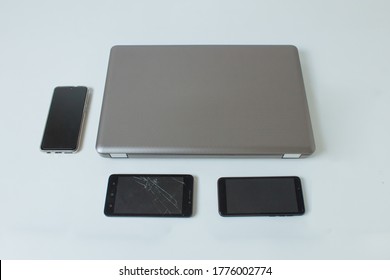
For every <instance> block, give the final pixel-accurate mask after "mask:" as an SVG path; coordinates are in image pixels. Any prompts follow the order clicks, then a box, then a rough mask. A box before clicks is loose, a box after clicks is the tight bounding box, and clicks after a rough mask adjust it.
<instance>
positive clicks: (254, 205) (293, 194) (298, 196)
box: [218, 176, 305, 216]
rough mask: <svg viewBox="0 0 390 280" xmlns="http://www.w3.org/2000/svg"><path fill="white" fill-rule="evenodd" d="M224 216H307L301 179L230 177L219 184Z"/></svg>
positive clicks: (219, 202) (219, 201)
mask: <svg viewBox="0 0 390 280" xmlns="http://www.w3.org/2000/svg"><path fill="white" fill-rule="evenodd" d="M218 207H219V213H220V215H221V216H293V215H302V214H304V213H305V206H304V202H303V194H302V186H301V180H300V179H299V178H298V177H295V176H292V177H241V178H240V177H230V178H220V179H219V180H218Z"/></svg>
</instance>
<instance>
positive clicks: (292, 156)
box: [282, 154, 302, 158]
mask: <svg viewBox="0 0 390 280" xmlns="http://www.w3.org/2000/svg"><path fill="white" fill-rule="evenodd" d="M301 155H302V154H284V155H283V157H282V158H300V157H301Z"/></svg>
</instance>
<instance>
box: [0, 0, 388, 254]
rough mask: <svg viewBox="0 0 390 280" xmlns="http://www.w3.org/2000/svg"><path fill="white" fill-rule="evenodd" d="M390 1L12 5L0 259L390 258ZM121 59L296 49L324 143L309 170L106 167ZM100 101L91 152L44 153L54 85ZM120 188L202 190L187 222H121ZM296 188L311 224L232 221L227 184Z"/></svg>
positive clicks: (0, 6)
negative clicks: (106, 126) (168, 185)
mask: <svg viewBox="0 0 390 280" xmlns="http://www.w3.org/2000/svg"><path fill="white" fill-rule="evenodd" d="M389 12H390V2H389V1H379V0H375V1H351V0H348V1H335V0H328V1H308V0H298V1H287V0H286V1H282V0H280V1H272V0H269V1H261V0H254V1H246V0H240V1H223V0H219V1H210V0H197V1H186V0H176V1H172V0H165V1H159V0H156V1H153V0H146V1H145V0H142V1H124V0H119V1H90V0H88V1H74V0H69V1H61V2H60V1H43V0H37V1H9V0H5V1H4V0H3V1H1V2H0V40H1V44H0V86H1V87H0V89H1V90H0V97H1V102H0V123H1V126H0V127H1V137H0V141H1V142H0V144H1V147H2V152H1V154H2V160H1V169H0V170H1V183H0V259H39V258H44V259H52V258H54V259H389V258H390V218H389V216H390V182H389V175H390V165H389V159H390V149H389V148H388V146H389V144H390V110H389V107H390V92H389V91H390V16H389ZM117 44H138V45H139V44H293V45H296V46H297V47H298V48H299V50H300V57H301V63H302V68H303V74H304V79H305V84H306V89H307V97H308V101H309V107H310V112H311V118H312V123H313V127H314V133H315V140H316V144H317V151H316V153H315V154H314V155H313V156H312V157H310V158H307V159H301V160H282V159H260V158H246V159H245V158H240V159H235V158H141V159H140V158H137V159H127V160H115V159H107V158H102V157H100V156H99V155H98V154H97V152H96V151H95V141H96V135H97V128H98V122H99V114H100V107H101V103H102V96H103V89H104V82H105V75H106V70H107V62H108V55H109V50H110V48H111V46H113V45H117ZM59 85H85V86H88V87H90V88H91V89H92V98H91V102H90V107H89V110H88V118H87V120H86V126H85V129H84V137H83V141H82V148H81V151H80V152H79V153H77V154H73V155H47V154H45V153H42V152H41V151H40V150H39V146H40V142H41V138H42V133H43V129H44V125H45V121H46V117H47V112H48V108H49V104H50V100H51V96H52V91H53V88H54V87H55V86H59ZM112 173H150V174H153V173H163V174H174V173H189V174H192V175H194V176H195V177H196V182H195V183H196V186H195V190H196V195H195V213H194V216H193V217H192V218H189V219H175V218H172V219H161V218H107V217H105V216H104V215H103V205H104V199H105V192H106V187H107V186H106V184H107V179H108V176H109V175H110V174H112ZM273 175H275V176H278V175H282V176H284V175H297V176H300V177H301V179H302V181H303V187H304V192H305V200H306V207H307V213H306V214H305V215H304V216H301V217H277V218H271V217H263V218H261V217H260V218H259V217H254V218H222V217H220V216H219V215H218V211H217V192H216V182H217V179H218V178H219V177H222V176H273Z"/></svg>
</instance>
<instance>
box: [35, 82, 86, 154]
mask: <svg viewBox="0 0 390 280" xmlns="http://www.w3.org/2000/svg"><path fill="white" fill-rule="evenodd" d="M87 93H88V88H86V87H56V88H55V89H54V93H53V98H52V100H51V105H50V109H49V114H48V117H47V121H46V126H45V131H44V133H43V138H42V143H41V150H42V151H44V152H47V153H63V152H65V153H73V152H76V151H77V150H78V148H79V142H80V134H81V128H82V124H83V120H84V115H85V114H84V113H85V107H86V102H87Z"/></svg>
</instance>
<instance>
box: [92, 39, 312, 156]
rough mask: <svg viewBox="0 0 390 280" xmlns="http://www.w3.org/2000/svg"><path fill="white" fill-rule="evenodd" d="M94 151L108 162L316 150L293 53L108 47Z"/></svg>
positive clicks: (288, 49) (290, 49) (286, 49)
mask: <svg viewBox="0 0 390 280" xmlns="http://www.w3.org/2000/svg"><path fill="white" fill-rule="evenodd" d="M96 149H97V151H98V153H100V154H101V155H103V156H108V157H113V158H117V157H133V156H144V155H152V156H159V155H162V156H164V155H165V156H170V155H173V156H176V155H182V156H186V155H199V156H201V155H209V156H265V157H279V158H301V157H305V156H308V155H310V154H312V153H313V152H314V150H315V145H314V138H313V132H312V126H311V122H310V115H309V109H308V104H307V100H306V94H305V88H304V83H303V78H302V72H301V67H300V62H299V55H298V50H297V48H296V47H294V46H287V45H281V46H278V45H276V46H275V45H270V46H263V45H250V46H247V45H246V46H241V45H237V46H236V45H232V46H225V45H205V46H202V45H195V46H115V47H113V48H112V49H111V53H110V59H109V65H108V71H107V78H106V85H105V90H104V98H103V104H102V109H101V116H100V123H99V132H98V137H97V143H96Z"/></svg>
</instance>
